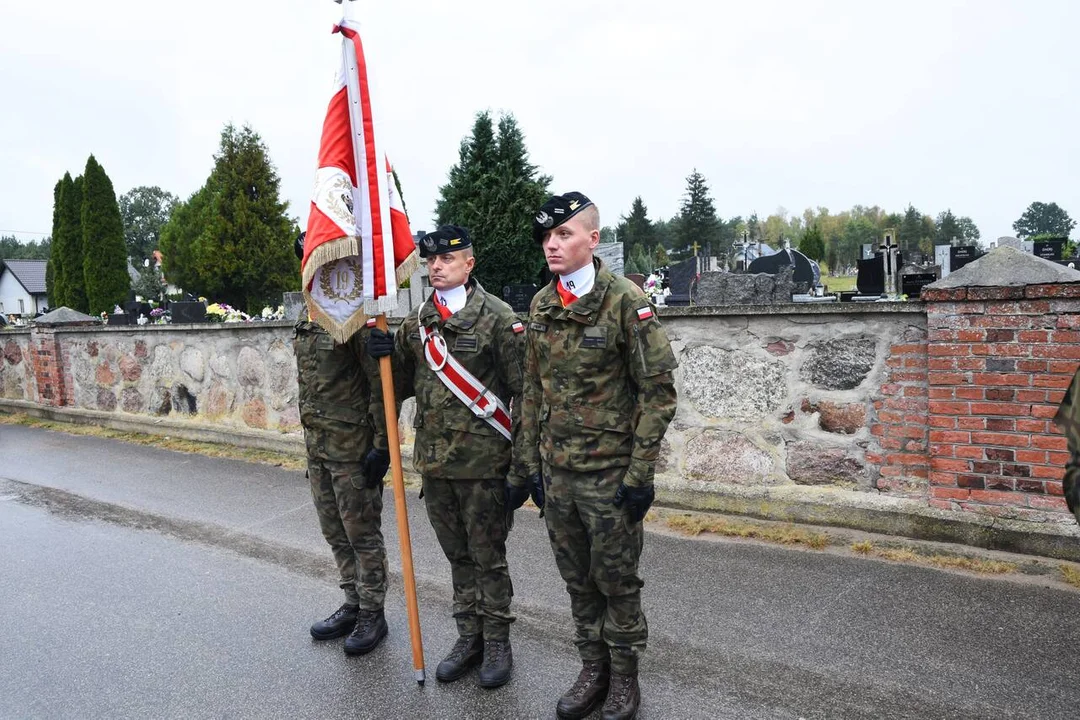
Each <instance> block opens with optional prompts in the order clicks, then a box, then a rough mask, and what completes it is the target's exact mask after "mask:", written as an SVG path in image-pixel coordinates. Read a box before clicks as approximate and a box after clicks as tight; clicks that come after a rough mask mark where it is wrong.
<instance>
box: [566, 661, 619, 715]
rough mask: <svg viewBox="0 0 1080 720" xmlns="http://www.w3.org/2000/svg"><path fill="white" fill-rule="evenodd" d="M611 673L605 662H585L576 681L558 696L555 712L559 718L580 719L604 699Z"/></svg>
mask: <svg viewBox="0 0 1080 720" xmlns="http://www.w3.org/2000/svg"><path fill="white" fill-rule="evenodd" d="M610 675H611V671H610V670H609V667H608V664H607V663H602V662H586V663H584V665H583V666H582V668H581V672H580V673H579V674H578V678H577V681H576V682H575V683H574V684H573V686H571V688H570V689H569V690H567V691H566V693H564V694H563V696H562V697H561V698H559V704H558V705H556V706H555V714H556V715H558V716H559V718H560V720H581V718H584V717H588V715H589V713H591V712H592V711H593V710H595V709H596V708H597V706H598V705H600V703H602V702H603V701H604V696H605V695H607V691H608V681H609V678H610Z"/></svg>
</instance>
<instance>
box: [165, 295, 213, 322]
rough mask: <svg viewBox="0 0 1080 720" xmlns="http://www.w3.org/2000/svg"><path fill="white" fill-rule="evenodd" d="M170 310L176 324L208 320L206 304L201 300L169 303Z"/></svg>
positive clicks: (172, 320)
mask: <svg viewBox="0 0 1080 720" xmlns="http://www.w3.org/2000/svg"><path fill="white" fill-rule="evenodd" d="M169 311H170V313H171V319H170V321H171V322H172V324H174V325H178V324H186V323H201V322H206V305H204V304H203V303H201V302H190V301H187V300H185V301H182V302H174V303H172V304H170V305H169Z"/></svg>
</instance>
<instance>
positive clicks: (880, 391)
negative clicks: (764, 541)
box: [658, 303, 927, 494]
mask: <svg viewBox="0 0 1080 720" xmlns="http://www.w3.org/2000/svg"><path fill="white" fill-rule="evenodd" d="M804 308H805V309H804ZM718 310H719V309H717V308H709V309H697V308H695V309H688V310H676V309H669V310H667V311H665V312H664V313H663V316H662V319H663V322H664V325H665V327H666V328H667V330H668V334H669V335H670V337H671V339H672V342H673V345H674V349H675V351H676V354H677V355H678V356H679V362H680V368H679V371H678V373H677V379H678V381H679V410H678V413H677V414H676V417H675V420H674V422H673V423H672V426H671V428H670V429H669V431H668V434H667V437H666V438H665V445H664V453H663V459H662V462H661V464H660V466H659V467H658V475H659V477H660V478H661V480H662V481H663V482H665V483H670V484H673V485H676V486H680V485H684V486H688V487H690V488H692V489H697V490H710V489H712V490H720V491H722V490H723V488H724V487H725V486H751V487H752V486H781V485H814V486H829V487H832V488H838V489H846V490H852V491H863V492H865V491H874V490H877V489H879V488H880V489H884V490H889V489H891V485H890V484H888V483H886V484H885V485H884V486H882V485H879V477H880V476H881V475H882V473H881V472H879V467H880V465H881V464H882V460H881V457H880V456H881V442H882V439H881V438H879V437H878V436H877V435H875V434H872V432H871V431H872V430H873V429H876V428H877V427H879V425H880V423H879V422H878V415H879V413H881V412H883V411H884V406H883V405H882V403H883V402H890V401H891V400H890V398H889V397H887V394H888V393H891V392H892V387H893V384H894V383H895V382H896V380H895V378H891V374H892V373H894V372H895V368H893V367H892V364H893V363H894V359H893V357H892V355H893V353H894V351H895V350H896V349H898V348H899V349H902V350H905V351H906V350H911V351H912V352H915V353H917V352H918V348H919V347H924V346H925V337H926V326H925V315H924V314H923V312H922V308H921V306H918V305H914V304H908V305H905V304H900V303H896V304H889V305H888V307H887V308H886V307H883V304H877V306H876V307H875V306H853V305H846V304H845V305H843V306H841V305H832V306H829V307H828V308H826V307H824V306H816V307H812V306H801V307H800V306H790V305H787V306H771V307H769V306H766V307H758V308H753V307H744V308H741V309H740V311H739V312H740V314H721V313H720V312H718ZM725 310H726V308H725ZM920 342H921V343H922V346H920V345H919V343H920ZM923 363H924V365H925V350H923ZM916 372H917V369H916ZM922 374H923V384H922V397H921V399H919V398H915V399H914V400H915V401H921V402H922V403H923V406H922V411H923V413H924V414H925V394H926V393H925V369H924V370H923V371H922ZM922 433H923V438H922V440H923V442H924V443H925V433H926V429H925V421H924V422H923V424H922ZM889 442H892V440H891V439H890V440H889ZM896 449H897V450H898V451H899V450H900V449H901V448H900V447H899V446H897V448H896ZM924 450H925V448H924ZM924 463H925V461H924ZM881 470H884V471H886V473H887V475H888V476H889V477H890V479H891V480H896V481H899V480H900V479H901V478H900V477H899V476H898V475H897V474H896V473H893V472H892V468H891V467H886V468H882V469H881ZM926 477H927V472H926V470H922V472H921V475H920V474H918V473H914V474H912V479H913V480H914V481H915V485H921V487H922V492H923V494H925V486H926Z"/></svg>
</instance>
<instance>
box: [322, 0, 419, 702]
mask: <svg viewBox="0 0 1080 720" xmlns="http://www.w3.org/2000/svg"><path fill="white" fill-rule="evenodd" d="M334 2H336V3H337V4H339V5H342V10H343V11H344V13H345V16H346V17H348V15H349V11H348V9H347V8H348V7H349V6H348V5H344V4H343V3H342V0H334ZM349 2H353V0H349ZM354 66H355V65H354ZM354 80H355V77H354ZM357 82H358V81H357ZM347 84H348V83H347ZM349 94H350V101H352V102H354V103H355V102H356V101H357V100H356V98H355V97H354V96H353V91H352V89H350V90H349ZM353 125H354V127H353V135H352V139H353V142H354V147H355V141H356V133H357V130H356V128H355V121H353ZM378 161H379V162H385V158H379V159H378ZM361 166H362V163H361V162H359V161H358V162H357V168H360V167H361ZM388 210H389V208H388ZM393 277H394V276H393V274H391V277H390V278H388V284H390V285H392V286H393V287H395V288H396V284H393V283H392V282H390V281H392V280H393ZM375 327H377V328H379V329H380V330H382V331H383V332H388V331H389V325H388V324H387V322H386V314H385V313H382V314H380V315H379V316H378V317H377V318H376V320H375ZM379 378H380V380H381V381H382V390H383V412H384V413H385V414H386V439H387V442H388V444H389V445H390V468H391V473H392V475H391V477H392V481H393V486H394V510H395V514H396V515H397V526H398V541H399V543H400V545H401V576H402V578H404V583H403V584H404V586H405V606H406V608H407V610H408V614H409V638H410V640H411V642H412V654H413V670H414V671H415V672H416V682H417V683H419V684H420V685H423V684H424V679H425V672H424V643H423V640H422V638H421V635H420V608H419V603H418V602H417V599H416V574H415V573H414V571H413V561H412V539H411V538H410V537H409V510H408V507H407V506H406V504H405V476H404V474H403V472H402V468H401V440H400V438H399V437H398V418H397V398H396V397H395V396H394V376H393V372H392V370H391V367H390V358H389V357H382V358H379Z"/></svg>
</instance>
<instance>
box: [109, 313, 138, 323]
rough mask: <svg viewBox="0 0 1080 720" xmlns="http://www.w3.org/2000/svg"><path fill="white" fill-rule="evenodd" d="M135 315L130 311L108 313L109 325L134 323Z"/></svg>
mask: <svg viewBox="0 0 1080 720" xmlns="http://www.w3.org/2000/svg"><path fill="white" fill-rule="evenodd" d="M134 324H135V316H133V315H131V314H130V313H112V314H110V315H109V325H110V326H111V325H134Z"/></svg>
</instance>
